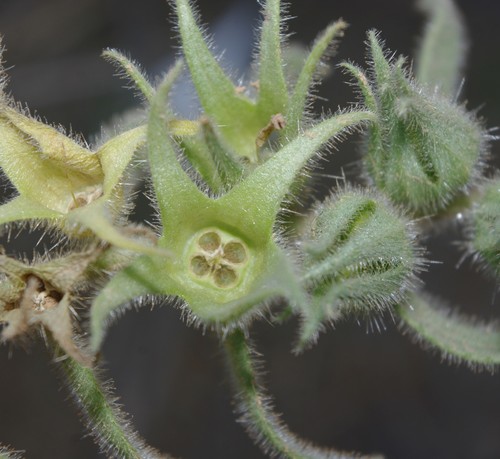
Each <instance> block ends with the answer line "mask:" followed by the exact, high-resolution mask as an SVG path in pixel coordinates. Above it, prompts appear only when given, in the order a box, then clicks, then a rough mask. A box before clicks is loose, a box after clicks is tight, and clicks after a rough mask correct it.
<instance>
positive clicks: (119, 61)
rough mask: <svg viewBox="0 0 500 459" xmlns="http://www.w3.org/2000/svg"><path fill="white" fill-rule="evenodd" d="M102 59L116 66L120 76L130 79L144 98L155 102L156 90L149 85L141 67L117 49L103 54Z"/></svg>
mask: <svg viewBox="0 0 500 459" xmlns="http://www.w3.org/2000/svg"><path fill="white" fill-rule="evenodd" d="M102 57H104V59H106V60H107V61H109V62H111V63H112V64H113V65H115V66H116V67H117V68H118V70H120V71H121V72H120V73H119V75H120V76H121V77H123V78H127V79H129V80H130V81H131V82H132V83H133V84H134V85H135V86H136V88H137V89H138V90H139V91H140V92H141V94H142V96H143V97H144V98H145V99H146V100H147V101H148V102H149V103H151V101H152V100H153V97H154V94H155V90H154V89H153V87H152V86H151V84H150V83H149V81H148V79H147V78H146V76H145V75H144V74H143V72H142V71H141V69H140V67H139V66H138V65H137V64H136V63H135V62H134V61H132V60H131V59H129V58H128V57H127V56H125V55H124V54H122V53H120V52H119V51H118V50H116V49H111V48H108V49H107V50H105V51H104V52H103V53H102Z"/></svg>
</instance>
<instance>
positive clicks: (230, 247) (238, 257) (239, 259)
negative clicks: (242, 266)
mask: <svg viewBox="0 0 500 459" xmlns="http://www.w3.org/2000/svg"><path fill="white" fill-rule="evenodd" d="M224 258H225V259H226V260H227V261H229V262H231V263H234V264H238V263H243V262H244V261H245V260H246V259H247V253H246V250H245V247H243V244H240V243H239V242H234V241H233V242H228V243H227V244H226V245H225V246H224Z"/></svg>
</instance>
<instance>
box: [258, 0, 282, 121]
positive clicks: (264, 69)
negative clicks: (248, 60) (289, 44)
mask: <svg viewBox="0 0 500 459" xmlns="http://www.w3.org/2000/svg"><path fill="white" fill-rule="evenodd" d="M280 3H281V2H280V0H267V1H266V4H265V6H264V10H263V12H262V14H263V16H264V20H263V22H262V31H261V38H260V46H259V99H258V102H257V105H258V109H259V112H260V114H261V115H260V116H261V117H262V119H263V120H264V121H266V120H267V121H268V120H269V119H270V118H271V116H272V115H274V114H277V113H283V111H284V110H285V109H286V106H287V103H288V91H287V87H286V81H285V75H284V73H283V59H282V57H281V30H280V28H281V20H280V9H281V5H280Z"/></svg>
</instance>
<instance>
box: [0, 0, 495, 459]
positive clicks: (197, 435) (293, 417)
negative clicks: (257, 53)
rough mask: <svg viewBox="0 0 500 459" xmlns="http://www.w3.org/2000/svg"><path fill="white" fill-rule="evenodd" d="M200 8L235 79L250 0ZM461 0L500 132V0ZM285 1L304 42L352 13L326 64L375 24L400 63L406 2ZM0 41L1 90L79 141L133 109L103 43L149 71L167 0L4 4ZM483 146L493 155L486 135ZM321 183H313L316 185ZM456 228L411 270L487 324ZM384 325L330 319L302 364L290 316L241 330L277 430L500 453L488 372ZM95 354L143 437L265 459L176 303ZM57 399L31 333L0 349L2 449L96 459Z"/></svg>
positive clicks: (212, 351) (158, 61)
mask: <svg viewBox="0 0 500 459" xmlns="http://www.w3.org/2000/svg"><path fill="white" fill-rule="evenodd" d="M198 3H199V7H200V10H201V13H202V17H203V20H204V21H205V22H206V23H208V24H209V25H210V27H209V30H210V32H212V33H214V38H215V43H216V44H217V46H218V49H219V50H220V51H222V50H225V54H224V56H225V62H226V63H227V64H228V66H229V67H230V68H231V69H232V70H233V75H235V76H241V75H243V74H244V73H245V72H246V71H247V70H248V66H249V64H250V57H251V53H252V45H251V43H252V40H253V38H255V32H254V29H255V26H256V25H257V24H258V5H257V2H256V1H253V0H240V1H237V0H231V1H229V0H226V1H223V0H217V1H216V0H199V2H198ZM458 3H459V4H460V6H461V8H462V11H463V12H464V16H465V19H466V22H467V25H468V27H469V30H470V38H471V48H470V54H469V60H468V66H467V73H466V80H465V88H464V92H463V98H464V99H465V100H467V105H468V107H469V108H470V109H479V113H480V115H481V116H483V117H484V118H485V119H486V120H487V125H488V126H489V127H494V126H500V85H499V84H498V82H499V81H500V54H499V53H498V45H499V37H498V29H499V28H500V3H498V2H494V1H491V0H476V1H474V2H471V1H466V0H462V1H460V2H458ZM289 12H290V15H291V16H293V17H294V19H293V20H290V21H289V22H288V25H289V30H290V31H293V32H294V34H293V35H292V37H291V40H292V41H293V42H296V43H301V44H306V45H307V44H309V43H310V42H311V41H312V40H313V38H314V36H315V35H316V32H317V31H318V30H319V29H321V28H323V27H325V26H326V25H327V23H328V22H329V21H330V20H332V19H335V18H339V17H343V18H344V19H345V20H347V21H348V22H349V23H350V24H351V27H350V28H349V30H348V32H347V35H346V37H345V39H344V40H343V41H342V44H341V46H340V49H339V52H338V55H337V57H336V58H335V60H334V62H335V63H337V62H339V61H340V60H342V59H351V60H354V61H356V62H358V63H363V62H364V54H365V46H364V43H363V42H364V37H365V32H366V30H367V29H369V28H376V29H379V30H381V31H382V32H383V35H382V36H383V38H384V39H385V40H386V42H387V46H388V47H390V48H391V49H392V50H394V51H397V52H399V53H403V54H405V55H410V56H411V55H412V53H413V51H414V49H415V48H416V45H417V43H418V37H419V34H420V32H421V29H422V24H423V22H422V21H423V18H422V16H421V15H420V14H419V13H418V12H417V11H416V10H415V8H414V2H413V1H410V0H405V1H402V0H378V1H373V2H367V1H366V0H338V1H335V2H332V1H330V0H308V1H303V0H296V1H294V2H292V5H291V6H290V9H289ZM295 17H297V19H295ZM0 34H1V35H3V40H4V45H5V46H6V48H7V50H6V52H5V54H4V60H5V61H6V66H7V69H8V74H9V76H10V82H9V86H8V89H9V90H10V91H11V93H12V94H13V96H14V97H15V99H16V100H17V101H20V102H23V103H26V104H27V105H28V106H29V107H30V109H31V110H32V111H33V112H35V113H37V114H39V115H40V116H43V117H45V118H46V119H47V120H48V121H50V122H52V123H60V124H62V125H64V126H66V127H67V128H71V129H72V130H73V131H75V132H80V133H82V134H83V135H85V136H86V137H87V138H92V137H93V136H94V135H95V134H96V133H98V132H99V129H100V126H101V124H102V123H108V122H110V120H112V118H113V117H114V116H115V115H117V114H120V113H121V112H124V111H126V110H127V109H129V108H131V107H133V106H134V105H136V104H137V103H138V101H137V100H136V99H134V98H133V96H132V94H131V92H130V91H126V90H125V89H123V88H122V86H123V85H124V83H123V81H121V80H119V79H117V78H116V77H114V76H113V74H114V73H115V72H114V69H113V68H112V67H111V66H110V65H109V64H107V63H106V62H104V61H103V60H102V59H101V58H100V57H99V55H100V53H101V51H102V49H104V48H106V47H115V48H118V49H121V50H126V51H127V52H128V53H129V54H130V55H131V56H132V57H134V58H135V59H137V60H138V61H140V62H141V63H142V65H143V66H144V68H145V69H146V71H147V72H148V74H149V75H151V76H152V77H154V76H156V75H159V74H161V73H162V72H163V71H164V70H165V69H166V68H167V66H168V65H169V63H171V62H172V59H173V58H174V56H175V54H176V53H177V52H178V51H179V50H178V42H177V40H176V32H175V31H174V30H173V23H172V16H171V8H170V7H169V5H168V4H167V3H166V2H165V1H164V0H143V1H138V0H42V1H40V0H0ZM189 92H190V91H189V88H188V87H187V86H186V88H185V89H184V93H185V94H189ZM319 95H320V96H321V99H319V100H318V102H317V107H318V108H319V110H322V109H324V110H325V111H326V110H335V109H336V108H337V107H338V106H339V105H340V106H345V104H346V103H348V102H352V101H353V100H354V96H353V94H352V91H351V89H350V88H349V87H348V86H347V85H346V84H345V77H344V76H342V75H341V74H340V72H338V71H334V72H333V74H332V75H331V76H330V77H329V79H328V80H327V81H326V82H325V83H324V84H323V85H322V86H321V88H320V91H319ZM191 102H192V98H191V97H186V98H185V99H183V98H177V99H176V104H177V109H178V111H180V112H182V113H185V114H190V113H191V114H193V113H194V114H196V111H194V110H195V108H194V109H193V107H195V106H193V105H191V108H190V107H189V104H191ZM358 143H359V142H358ZM358 143H357V141H356V139H351V140H350V141H349V142H347V143H345V144H344V145H342V146H341V148H340V152H339V153H335V155H333V156H334V157H333V159H332V162H331V164H329V165H328V167H327V172H328V173H334V174H336V173H339V172H340V171H341V170H344V171H345V172H346V174H347V175H348V177H350V175H349V174H350V173H351V172H352V171H354V170H355V169H356V167H355V166H354V165H355V162H356V160H357V159H358V155H357V149H358ZM492 151H493V155H494V156H495V155H496V156H497V157H498V154H499V151H498V146H497V145H494V146H493V148H492ZM497 164H498V160H497ZM332 183H333V182H332V181H330V182H327V183H324V182H319V181H317V182H316V189H317V195H318V196H321V195H322V194H324V193H325V192H326V191H327V190H328V187H329V186H330V185H331V184H332ZM3 191H4V194H5V195H10V193H11V190H9V189H8V188H5V187H4V188H3ZM142 205H143V204H141V206H142ZM139 211H143V209H142V208H141V209H139ZM22 237H24V234H21V235H20V236H19V237H18V239H17V240H16V241H15V244H10V245H9V246H8V250H9V252H10V253H16V251H19V252H22V251H25V250H26V251H29V249H28V248H27V247H25V246H23V245H22V241H21V238H22ZM458 237H459V235H458V234H457V231H456V230H455V229H454V228H449V229H447V230H446V231H445V232H444V233H443V234H442V235H440V236H435V237H431V238H430V239H428V240H427V241H426V245H427V247H428V250H429V254H430V255H429V256H430V257H431V258H432V259H433V260H436V261H444V262H445V263H443V264H433V265H431V266H430V268H429V270H428V272H427V273H425V274H424V275H423V278H424V280H425V282H426V283H427V284H428V288H429V289H430V290H431V291H433V292H435V293H439V294H440V295H442V296H443V297H445V298H447V300H448V301H449V302H450V303H451V304H454V305H456V307H457V308H458V309H460V310H462V311H464V312H467V313H469V314H474V315H476V316H479V317H482V318H483V319H484V320H491V319H493V318H495V317H497V316H498V315H499V314H498V310H499V307H500V304H499V302H498V301H497V302H495V301H494V300H495V285H494V284H493V283H492V282H489V281H487V280H484V279H482V278H481V277H480V276H478V275H477V274H476V272H475V270H474V269H473V268H471V266H470V263H467V262H466V263H464V264H463V265H462V266H461V267H460V269H455V267H454V266H455V264H456V263H457V261H458V260H459V259H460V256H461V253H460V252H459V251H458V250H457V248H456V247H455V245H454V241H455V240H456V239H458ZM383 322H384V325H385V330H384V331H382V332H380V333H379V332H370V331H369V329H370V324H367V323H364V322H363V323H357V322H355V321H347V322H345V323H341V324H339V325H338V326H337V328H336V330H330V331H329V332H328V333H326V334H323V335H322V336H321V338H320V340H319V343H318V345H317V346H316V347H315V348H314V349H312V350H310V351H308V352H306V353H305V354H304V355H302V356H300V357H293V356H292V355H291V353H290V350H291V343H292V341H293V340H294V337H295V333H296V330H297V323H296V322H295V321H292V322H290V323H288V324H286V325H284V326H281V327H276V326H272V325H270V324H269V323H267V322H265V321H261V322H259V323H255V324H254V326H253V327H252V336H253V337H254V339H255V340H256V342H257V343H258V345H257V349H258V351H259V352H261V353H262V354H263V361H264V364H265V365H264V367H265V368H266V369H268V370H269V371H268V372H267V373H266V374H265V378H264V379H265V381H266V383H267V385H268V388H269V391H270V392H271V393H272V394H274V396H275V401H276V407H277V409H278V411H280V412H283V413H284V420H285V421H286V422H287V423H288V424H289V426H290V428H291V429H292V430H293V431H295V432H297V433H299V434H300V435H301V436H303V437H305V438H308V439H310V440H313V441H314V442H317V443H319V444H321V445H324V446H335V447H337V448H341V449H347V450H351V449H352V450H359V451H363V452H366V453H369V452H381V453H384V454H386V455H387V457H388V458H392V459H400V458H403V459H423V458H440V459H459V458H464V459H465V458H474V459H494V458H500V435H499V432H500V376H499V375H498V374H495V375H490V374H488V373H479V374H478V373H474V372H471V371H469V370H468V369H467V368H464V367H456V366H449V365H447V364H442V363H441V359H440V357H439V356H438V355H433V354H432V353H429V352H424V351H423V350H421V349H420V347H418V346H417V345H414V344H412V342H411V339H409V337H407V336H403V335H402V334H400V333H399V332H398V330H397V327H396V326H395V324H394V323H393V322H392V320H391V319H390V318H385V320H384V321H383ZM104 356H105V360H106V365H105V366H106V368H107V371H106V374H107V375H108V376H109V377H111V378H113V380H114V381H115V384H116V393H117V394H118V395H119V396H120V399H121V401H122V403H123V404H124V406H125V409H126V411H128V412H129V413H130V414H131V415H132V416H133V424H134V425H135V426H136V428H137V429H138V431H139V432H140V433H141V435H143V436H144V438H145V439H146V440H147V441H148V442H149V443H150V444H151V445H153V446H155V447H157V448H159V449H161V450H165V451H168V452H170V453H171V454H174V455H176V456H180V457H184V458H186V459H195V458H220V459H229V458H241V459H249V458H260V457H263V456H262V454H261V453H260V451H259V450H258V448H257V447H255V446H254V445H253V444H252V442H251V441H250V440H248V439H247V437H246V435H245V433H244V431H243V429H242V427H241V426H240V425H238V424H237V423H236V422H234V415H233V413H232V405H231V391H230V384H229V381H228V377H227V372H226V369H225V364H224V355H223V352H222V349H221V348H220V346H219V344H218V342H217V340H216V339H215V338H214V337H213V336H211V334H210V333H206V334H205V335H203V334H202V333H201V332H200V331H199V330H195V329H192V328H187V327H186V326H185V325H184V324H183V323H182V321H181V319H180V314H179V311H178V310H175V309H174V308H172V307H170V305H164V306H163V307H156V308H155V309H153V310H149V309H147V308H144V309H142V310H140V311H133V310H131V311H129V312H127V313H126V314H125V315H124V317H122V318H121V319H120V320H119V321H118V322H117V323H116V324H115V325H114V326H113V327H112V329H111V330H110V333H109V335H108V337H107V341H106V344H105V347H104ZM67 398H68V397H67V391H66V389H65V388H64V387H63V386H62V384H61V381H60V380H59V379H58V377H57V374H56V372H55V371H54V368H53V365H52V364H51V362H50V356H49V354H48V353H47V352H46V350H45V348H44V344H43V342H42V341H37V342H36V343H35V344H34V345H33V346H31V347H30V348H29V350H28V352H26V351H25V350H24V349H20V348H14V349H11V348H9V347H8V346H4V347H2V348H0V443H7V444H11V445H12V446H15V447H16V448H18V449H24V450H26V457H28V458H33V459H60V458H61V459H63V458H75V459H76V458H79V459H80V458H82V459H83V458H97V457H101V456H99V454H98V452H97V448H96V447H95V446H94V445H93V443H92V439H91V438H90V437H88V436H86V435H85V434H84V431H83V429H82V426H81V424H80V422H79V420H78V416H77V412H76V410H75V409H74V406H72V403H71V402H70V401H69V400H67Z"/></svg>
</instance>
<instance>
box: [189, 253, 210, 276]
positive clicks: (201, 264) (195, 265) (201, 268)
mask: <svg viewBox="0 0 500 459" xmlns="http://www.w3.org/2000/svg"><path fill="white" fill-rule="evenodd" d="M191 271H193V273H194V274H196V275H197V276H200V277H202V276H205V275H207V274H208V273H209V271H210V265H209V264H208V262H207V260H206V259H205V257H203V256H200V255H198V256H196V257H193V258H192V259H191Z"/></svg>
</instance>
